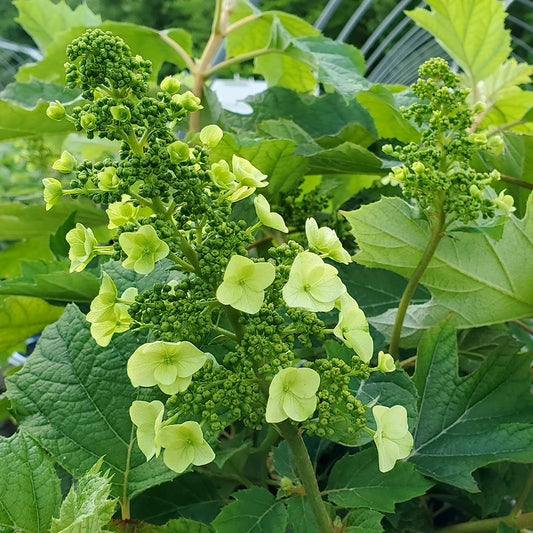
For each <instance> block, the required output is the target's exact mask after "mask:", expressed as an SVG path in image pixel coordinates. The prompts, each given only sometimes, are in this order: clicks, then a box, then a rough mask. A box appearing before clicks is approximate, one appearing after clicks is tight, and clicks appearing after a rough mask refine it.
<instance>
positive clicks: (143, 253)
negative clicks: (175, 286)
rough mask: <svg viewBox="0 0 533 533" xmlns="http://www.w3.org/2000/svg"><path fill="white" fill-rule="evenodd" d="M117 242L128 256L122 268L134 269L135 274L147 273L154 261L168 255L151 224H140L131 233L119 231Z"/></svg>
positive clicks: (152, 267)
mask: <svg viewBox="0 0 533 533" xmlns="http://www.w3.org/2000/svg"><path fill="white" fill-rule="evenodd" d="M118 242H119V243H120V247H121V248H122V249H123V250H124V252H125V253H126V255H127V256H128V257H127V258H126V259H125V260H124V261H123V262H122V266H123V267H124V268H130V269H133V270H135V272H137V274H148V273H149V272H152V270H153V269H154V264H155V263H156V261H160V260H161V259H163V258H164V257H166V256H167V255H168V252H169V248H168V245H167V243H166V242H164V241H162V240H161V239H160V238H159V237H158V236H157V233H156V231H155V229H154V228H153V227H152V226H141V227H140V228H139V229H138V230H137V231H135V232H133V233H129V232H128V233H121V234H120V236H119V238H118Z"/></svg>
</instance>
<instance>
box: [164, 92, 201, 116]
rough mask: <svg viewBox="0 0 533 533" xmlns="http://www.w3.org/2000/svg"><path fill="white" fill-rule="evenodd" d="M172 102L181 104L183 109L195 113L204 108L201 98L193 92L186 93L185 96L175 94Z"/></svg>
mask: <svg viewBox="0 0 533 533" xmlns="http://www.w3.org/2000/svg"><path fill="white" fill-rule="evenodd" d="M172 101H173V102H176V103H177V104H180V105H181V106H182V107H183V109H185V110H186V111H190V112H191V113H194V112H195V111H198V110H200V109H203V108H204V106H203V105H202V104H201V102H202V101H201V100H200V98H198V97H197V96H194V94H193V93H192V92H191V91H187V92H184V93H183V94H175V95H174V96H173V97H172Z"/></svg>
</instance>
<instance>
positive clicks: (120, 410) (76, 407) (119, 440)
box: [6, 305, 175, 497]
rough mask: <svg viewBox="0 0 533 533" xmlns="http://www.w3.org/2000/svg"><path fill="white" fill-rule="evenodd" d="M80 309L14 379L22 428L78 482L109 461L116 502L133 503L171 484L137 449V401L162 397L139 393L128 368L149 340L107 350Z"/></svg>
mask: <svg viewBox="0 0 533 533" xmlns="http://www.w3.org/2000/svg"><path fill="white" fill-rule="evenodd" d="M89 328H90V324H89V323H88V322H87V321H86V320H85V315H83V314H82V313H81V312H80V311H79V310H78V309H77V307H76V306H74V305H70V306H68V307H67V308H66V310H65V312H64V314H63V315H62V317H61V319H60V320H59V321H58V322H56V323H55V324H53V325H51V326H49V327H48V328H46V329H45V331H44V332H43V335H42V337H41V339H40V340H39V343H38V345H37V347H36V348H35V351H34V352H33V353H32V355H31V357H30V358H29V360H28V362H27V363H26V364H25V365H24V367H23V369H22V370H20V371H19V372H17V373H16V374H15V375H14V376H13V377H11V378H9V379H8V380H6V381H7V386H8V394H9V398H10V399H11V402H12V406H13V409H14V411H15V414H16V417H17V420H18V421H19V423H20V425H21V427H22V428H23V430H24V431H25V432H26V433H27V434H29V435H30V436H32V437H33V438H35V439H36V440H37V442H39V444H41V445H42V446H43V447H44V448H45V449H46V450H48V452H50V454H51V455H52V456H53V457H54V458H56V459H57V461H58V462H59V464H61V466H63V468H65V469H66V470H67V471H68V472H70V473H71V474H73V475H74V476H76V477H80V476H82V475H83V474H85V473H86V472H87V471H88V470H89V469H90V468H91V467H92V466H93V465H94V463H95V462H96V461H97V460H98V459H99V458H100V457H104V463H103V468H104V469H109V471H110V474H111V475H112V476H113V477H112V484H113V489H112V493H113V495H115V496H120V497H122V495H123V493H124V492H125V493H126V494H127V496H128V497H132V496H133V495H135V494H137V493H139V492H142V491H143V490H145V489H147V488H148V487H151V486H154V485H158V484H160V483H163V482H164V481H168V480H170V479H172V478H173V477H174V476H175V474H174V473H173V472H172V471H170V470H169V469H168V468H167V467H166V466H165V465H164V464H163V461H162V459H161V458H159V459H152V460H151V461H150V462H148V463H147V462H146V457H145V456H144V454H143V453H142V452H141V450H140V449H139V448H138V447H137V445H136V443H135V426H134V425H133V423H132V421H131V419H130V416H129V412H128V410H129V408H130V405H131V404H132V402H133V401H134V400H145V401H152V400H154V399H157V397H154V392H153V391H152V390H147V389H137V390H136V389H135V388H134V387H132V385H131V383H130V380H129V378H128V375H127V373H126V363H127V360H128V357H129V356H130V355H131V352H132V350H133V349H134V348H135V347H136V346H138V345H139V344H140V342H142V340H141V339H143V337H144V336H143V335H141V336H140V339H136V338H135V337H134V336H133V335H132V334H131V333H130V332H125V333H123V334H122V335H120V336H117V337H114V338H113V339H112V341H111V342H110V344H109V346H107V347H101V346H98V345H97V344H96V342H95V341H94V340H93V338H92V337H91V333H90V331H89Z"/></svg>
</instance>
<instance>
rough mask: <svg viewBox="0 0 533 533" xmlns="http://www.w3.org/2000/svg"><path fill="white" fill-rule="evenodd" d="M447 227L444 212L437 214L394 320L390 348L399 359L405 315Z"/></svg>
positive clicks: (391, 352) (395, 357)
mask: <svg viewBox="0 0 533 533" xmlns="http://www.w3.org/2000/svg"><path fill="white" fill-rule="evenodd" d="M445 225H446V215H445V214H444V213H442V212H438V213H435V222H434V223H433V224H431V234H430V237H429V241H428V243H427V246H426V249H425V250H424V253H423V254H422V257H421V258H420V261H419V262H418V265H417V266H416V268H415V270H414V272H413V274H412V275H411V277H410V279H409V282H408V283H407V287H405V290H404V291H403V294H402V299H401V300H400V305H399V306H398V313H397V314H396V319H395V320H394V327H393V328H392V335H391V341H390V346H389V353H390V354H391V355H392V356H393V357H394V359H398V353H399V349H400V336H401V333H402V326H403V321H404V319H405V314H406V312H407V308H408V307H409V303H410V302H411V299H412V298H413V295H414V293H415V291H416V288H417V287H418V283H419V282H420V279H421V278H422V275H423V274H424V272H425V271H426V268H427V266H428V265H429V262H430V261H431V258H432V257H433V255H434V254H435V251H436V250H437V246H438V245H439V242H440V240H441V239H442V237H444V228H445Z"/></svg>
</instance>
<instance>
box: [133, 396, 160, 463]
mask: <svg viewBox="0 0 533 533" xmlns="http://www.w3.org/2000/svg"><path fill="white" fill-rule="evenodd" d="M164 412H165V407H164V405H163V404H162V403H161V402H160V401H158V400H154V401H153V402H142V401H140V400H135V401H134V402H133V403H132V404H131V407H130V418H131V421H132V422H133V423H134V424H135V425H136V426H137V445H138V446H139V448H140V449H141V452H143V453H144V455H146V460H147V461H149V460H150V459H151V458H152V457H153V456H154V455H155V456H156V457H159V453H160V452H161V445H160V444H159V441H158V433H159V430H160V429H161V425H162V424H161V422H162V421H163V413H164Z"/></svg>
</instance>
